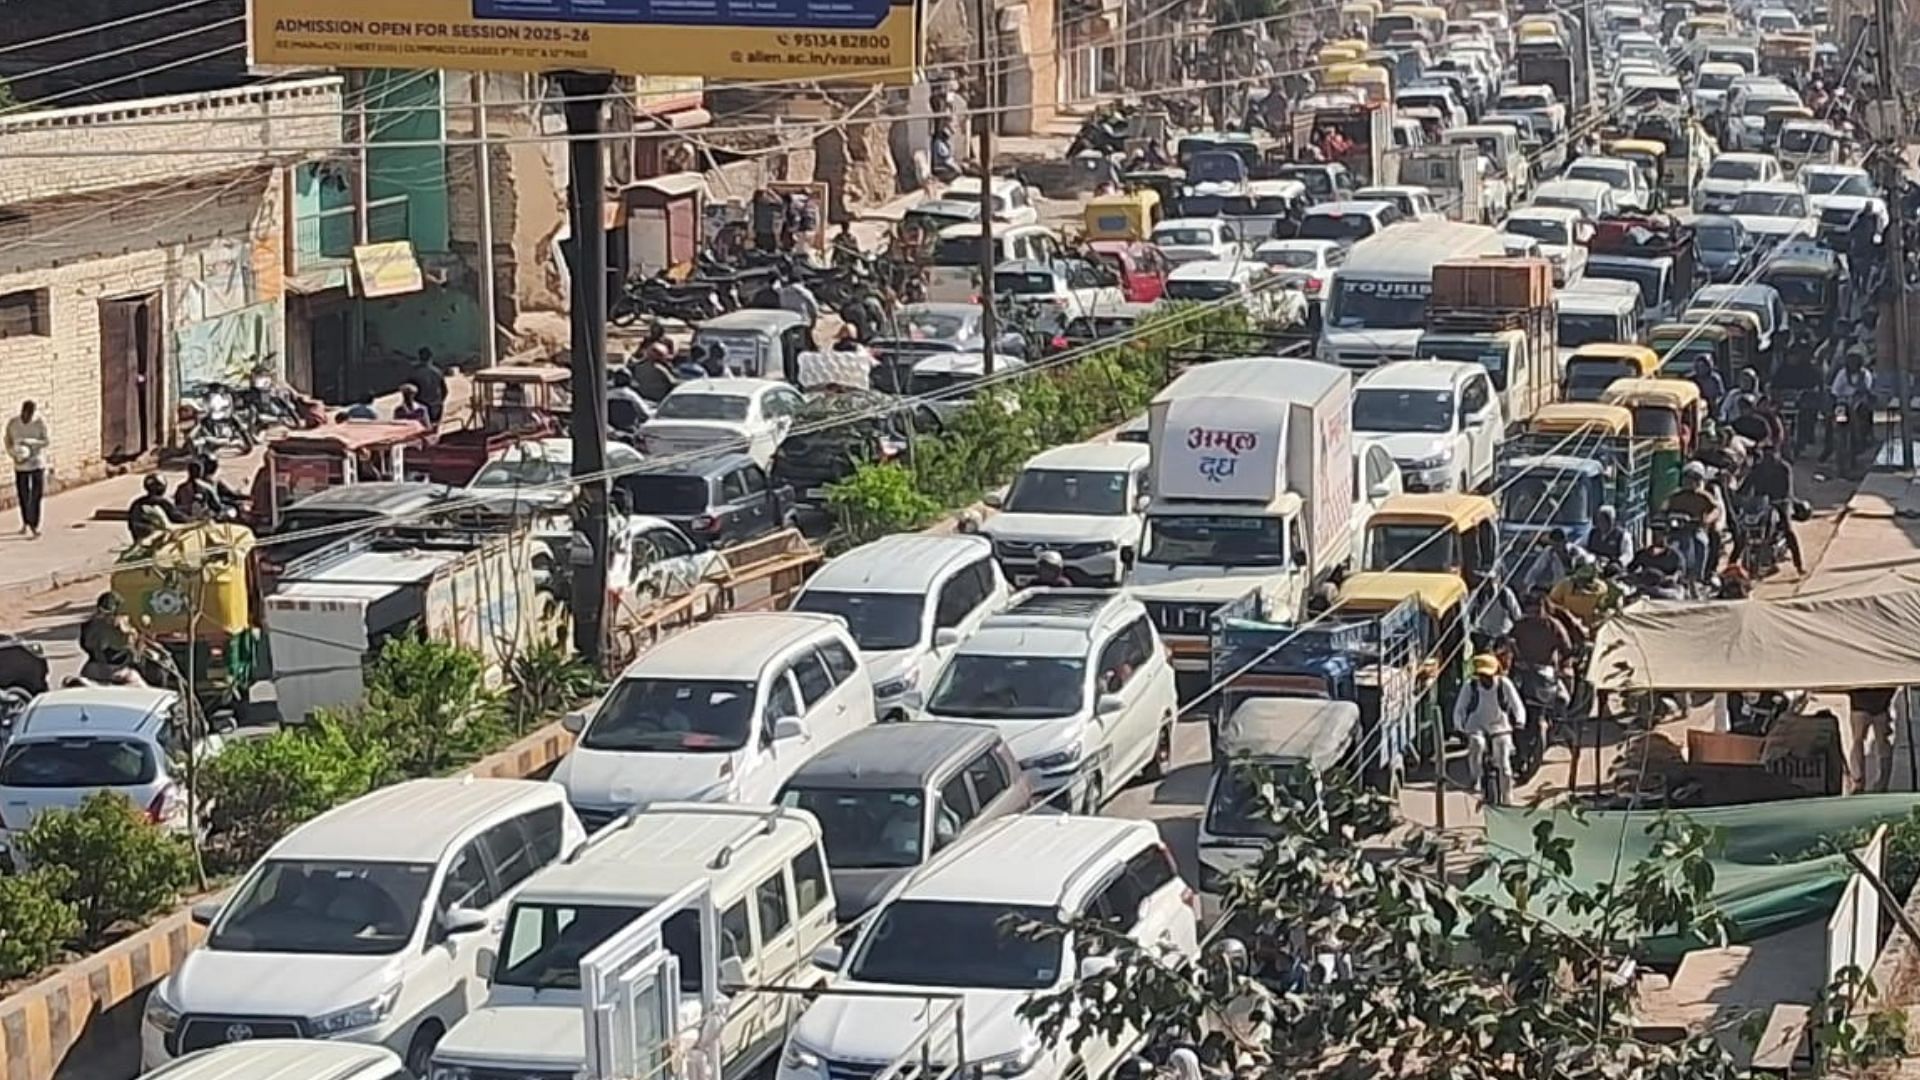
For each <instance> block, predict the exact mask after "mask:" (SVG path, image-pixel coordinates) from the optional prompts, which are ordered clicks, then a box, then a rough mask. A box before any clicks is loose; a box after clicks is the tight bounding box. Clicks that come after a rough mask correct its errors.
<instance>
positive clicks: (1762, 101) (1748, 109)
mask: <svg viewBox="0 0 1920 1080" xmlns="http://www.w3.org/2000/svg"><path fill="white" fill-rule="evenodd" d="M1798 104H1800V99H1799V98H1793V97H1761V96H1760V95H1758V94H1753V95H1749V96H1748V98H1747V100H1746V101H1745V102H1743V103H1742V104H1741V106H1740V115H1742V116H1755V117H1759V118H1760V119H1762V120H1764V119H1766V118H1767V114H1768V113H1769V112H1772V111H1773V110H1775V109H1782V108H1788V107H1791V106H1794V105H1798Z"/></svg>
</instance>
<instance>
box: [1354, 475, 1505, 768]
mask: <svg viewBox="0 0 1920 1080" xmlns="http://www.w3.org/2000/svg"><path fill="white" fill-rule="evenodd" d="M1475 497H1476V498H1477V496H1475ZM1489 505H1491V504H1490V503H1489ZM1469 595H1471V594H1470V592H1469V590H1468V588H1467V584H1466V582H1465V581H1463V580H1461V578H1460V576H1459V575H1458V574H1448V573H1429V572H1419V571H1362V572H1360V573H1356V574H1349V575H1347V578H1346V580H1344V581H1342V582H1341V583H1340V591H1339V594H1338V597H1337V599H1336V601H1335V604H1336V608H1335V610H1337V611H1339V612H1341V613H1343V614H1349V615H1383V614H1385V613H1387V612H1389V611H1392V610H1393V609H1395V608H1397V607H1399V606H1400V604H1401V602H1402V601H1405V600H1406V599H1408V598H1409V597H1411V598H1413V599H1414V600H1415V601H1416V602H1417V603H1418V605H1419V608H1420V614H1421V616H1422V618H1423V620H1424V621H1425V624H1426V625H1425V626H1424V627H1423V632H1422V635H1421V637H1422V640H1423V641H1424V642H1425V655H1424V658H1423V659H1422V661H1421V663H1420V669H1419V689H1418V693H1419V697H1420V700H1421V709H1422V710H1423V711H1424V710H1430V709H1440V708H1443V707H1444V705H1445V703H1448V702H1451V701H1452V700H1453V698H1454V695H1455V694H1457V693H1459V692H1460V687H1461V686H1462V685H1463V684H1464V683H1465V681H1466V669H1467V665H1468V663H1469V662H1470V660H1471V656H1470V654H1471V653H1472V651H1473V650H1472V649H1471V648H1469V647H1468V642H1467V632H1468V626H1467V598H1468V596H1469ZM1442 716H1443V718H1444V714H1442ZM1421 730H1423V731H1428V730H1432V728H1431V727H1430V726H1429V723H1428V719H1427V718H1426V717H1423V719H1422V724H1421ZM1419 741H1420V742H1421V743H1423V744H1424V743H1425V742H1426V740H1425V739H1424V738H1421V739H1420V740H1419Z"/></svg>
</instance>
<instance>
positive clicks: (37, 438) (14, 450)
mask: <svg viewBox="0 0 1920 1080" xmlns="http://www.w3.org/2000/svg"><path fill="white" fill-rule="evenodd" d="M48 440H49V437H48V434H47V420H46V418H45V417H43V416H41V415H40V412H39V409H38V408H37V407H36V406H35V405H34V403H33V402H31V401H23V402H21V403H20V415H18V416H16V417H13V418H12V419H10V420H8V421H7V434H6V443H7V456H8V457H9V458H12V459H13V491H14V494H16V495H18V496H19V497H20V532H21V534H22V535H25V536H32V537H36V538H37V537H38V536H39V535H40V502H41V500H43V499H45V498H46V497H47V443H48Z"/></svg>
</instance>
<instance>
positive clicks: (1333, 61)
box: [1313, 42, 1367, 69]
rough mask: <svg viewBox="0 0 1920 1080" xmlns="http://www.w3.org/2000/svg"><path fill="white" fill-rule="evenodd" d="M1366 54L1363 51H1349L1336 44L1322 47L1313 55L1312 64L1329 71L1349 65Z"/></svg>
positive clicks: (1343, 46) (1365, 51)
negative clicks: (1341, 65)
mask: <svg viewBox="0 0 1920 1080" xmlns="http://www.w3.org/2000/svg"><path fill="white" fill-rule="evenodd" d="M1366 54H1367V50H1365V49H1349V48H1347V47H1346V46H1345V45H1341V44H1339V43H1337V42H1336V43H1335V44H1332V45H1324V46H1322V47H1321V49H1320V51H1319V52H1317V53H1314V54H1313V62H1314V63H1316V64H1318V65H1320V67H1321V68H1322V69H1330V68H1333V67H1335V66H1337V65H1340V64H1351V63H1353V62H1355V61H1357V60H1359V59H1360V58H1361V57H1362V56H1365V55H1366Z"/></svg>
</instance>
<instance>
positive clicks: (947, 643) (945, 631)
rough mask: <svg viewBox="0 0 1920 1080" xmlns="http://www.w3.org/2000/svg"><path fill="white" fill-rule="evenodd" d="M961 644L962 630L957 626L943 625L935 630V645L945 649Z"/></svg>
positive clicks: (937, 647)
mask: <svg viewBox="0 0 1920 1080" xmlns="http://www.w3.org/2000/svg"><path fill="white" fill-rule="evenodd" d="M958 644H960V631H959V629H958V628H957V627H952V626H943V627H941V628H940V629H938V630H935V631H934V632H933V647H934V648H936V649H945V648H949V647H951V646H954V645H958Z"/></svg>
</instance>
